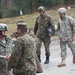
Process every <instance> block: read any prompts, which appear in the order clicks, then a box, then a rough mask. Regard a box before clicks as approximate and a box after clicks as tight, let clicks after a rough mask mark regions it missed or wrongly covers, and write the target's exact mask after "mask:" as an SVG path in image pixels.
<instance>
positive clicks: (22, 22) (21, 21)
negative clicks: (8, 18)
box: [17, 20, 27, 26]
mask: <svg viewBox="0 0 75 75" xmlns="http://www.w3.org/2000/svg"><path fill="white" fill-rule="evenodd" d="M17 25H26V26H27V24H26V23H24V21H23V20H20V21H18V22H17Z"/></svg>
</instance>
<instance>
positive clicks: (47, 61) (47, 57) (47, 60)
mask: <svg viewBox="0 0 75 75" xmlns="http://www.w3.org/2000/svg"><path fill="white" fill-rule="evenodd" d="M48 63H49V56H46V61H45V64H48Z"/></svg>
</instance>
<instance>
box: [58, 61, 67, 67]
mask: <svg viewBox="0 0 75 75" xmlns="http://www.w3.org/2000/svg"><path fill="white" fill-rule="evenodd" d="M63 66H66V64H65V60H62V61H61V63H60V64H59V65H58V67H63Z"/></svg>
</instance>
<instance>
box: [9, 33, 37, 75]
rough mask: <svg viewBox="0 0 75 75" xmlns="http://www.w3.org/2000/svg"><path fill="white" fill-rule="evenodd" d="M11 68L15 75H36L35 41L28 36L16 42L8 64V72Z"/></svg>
mask: <svg viewBox="0 0 75 75" xmlns="http://www.w3.org/2000/svg"><path fill="white" fill-rule="evenodd" d="M11 68H13V71H14V75H36V73H35V72H36V62H35V44H34V39H33V38H32V37H31V36H29V35H28V34H25V35H23V36H21V37H19V38H18V39H17V40H16V42H15V47H14V51H13V52H12V55H11V57H10V61H9V63H8V70H10V69H11Z"/></svg>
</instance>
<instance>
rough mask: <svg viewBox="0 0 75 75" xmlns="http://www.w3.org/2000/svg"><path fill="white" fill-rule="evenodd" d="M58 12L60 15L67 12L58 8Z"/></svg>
mask: <svg viewBox="0 0 75 75" xmlns="http://www.w3.org/2000/svg"><path fill="white" fill-rule="evenodd" d="M58 12H59V13H60V14H65V13H66V12H67V11H66V9H65V8H64V7H62V8H59V9H58Z"/></svg>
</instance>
